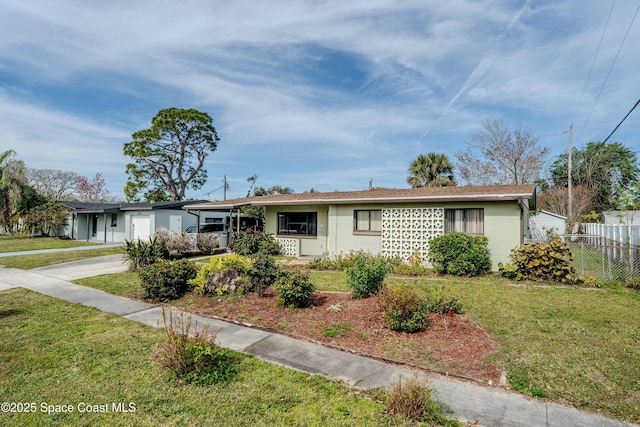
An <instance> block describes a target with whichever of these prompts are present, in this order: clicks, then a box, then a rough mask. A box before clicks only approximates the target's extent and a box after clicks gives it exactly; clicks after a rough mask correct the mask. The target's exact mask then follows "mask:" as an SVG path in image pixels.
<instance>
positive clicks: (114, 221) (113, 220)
mask: <svg viewBox="0 0 640 427" xmlns="http://www.w3.org/2000/svg"><path fill="white" fill-rule="evenodd" d="M111 226H112V227H117V226H118V214H111Z"/></svg>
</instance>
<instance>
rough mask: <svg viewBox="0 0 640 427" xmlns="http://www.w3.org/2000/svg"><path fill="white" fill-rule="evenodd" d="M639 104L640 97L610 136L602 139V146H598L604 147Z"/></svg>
mask: <svg viewBox="0 0 640 427" xmlns="http://www.w3.org/2000/svg"><path fill="white" fill-rule="evenodd" d="M638 104H640V99H638V101H637V102H636V104H635V105H634V106H633V107H632V108H631V110H629V112H628V113H627V115H626V116H624V118H623V119H622V120H620V123H618V126H616V127H615V129H614V130H612V131H611V133H610V134H609V136H608V137H606V138H605V140H604V141H602V142H601V143H600V146H599V147H598V148H600V147H602V146H603V145H604V144H606V143H607V141H608V140H609V138H611V137H612V136H613V134H614V133H615V131H617V130H618V128H619V127H620V125H621V124H622V123H623V122H624V121H625V120H627V117H629V114H631V112H632V111H633V110H635V109H636V107H637V106H638Z"/></svg>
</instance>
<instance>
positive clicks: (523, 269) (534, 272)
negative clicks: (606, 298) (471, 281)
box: [498, 238, 584, 284]
mask: <svg viewBox="0 0 640 427" xmlns="http://www.w3.org/2000/svg"><path fill="white" fill-rule="evenodd" d="M509 257H510V258H511V261H513V263H512V264H507V265H503V264H502V263H500V264H498V268H499V271H500V274H501V275H502V276H504V277H506V278H509V279H515V280H537V281H545V280H552V281H556V282H560V283H568V284H574V283H580V282H584V279H583V278H582V277H581V276H577V275H576V270H575V268H573V267H572V266H571V261H572V257H571V248H569V245H567V244H565V243H563V242H562V240H560V238H555V239H553V240H551V241H550V242H548V243H538V244H534V243H527V244H525V245H521V246H519V247H517V248H516V249H513V250H512V251H511V255H510V256H509Z"/></svg>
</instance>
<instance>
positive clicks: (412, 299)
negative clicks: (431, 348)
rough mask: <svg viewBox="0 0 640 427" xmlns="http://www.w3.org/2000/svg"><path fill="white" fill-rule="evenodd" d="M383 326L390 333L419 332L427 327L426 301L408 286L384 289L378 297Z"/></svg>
mask: <svg viewBox="0 0 640 427" xmlns="http://www.w3.org/2000/svg"><path fill="white" fill-rule="evenodd" d="M379 303H380V307H381V308H382V311H383V312H384V314H383V319H384V323H385V325H387V327H388V328H389V329H391V330H392V331H400V332H409V333H414V332H420V331H424V330H425V329H426V328H427V326H428V325H429V319H428V318H427V312H428V310H427V301H426V300H423V299H421V298H420V296H418V294H417V293H416V292H415V291H414V290H413V289H412V288H409V287H408V286H393V287H390V288H385V289H384V290H383V291H382V292H381V293H380V295H379Z"/></svg>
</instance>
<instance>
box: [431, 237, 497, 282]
mask: <svg viewBox="0 0 640 427" xmlns="http://www.w3.org/2000/svg"><path fill="white" fill-rule="evenodd" d="M488 244H489V240H488V239H487V238H486V237H485V236H469V235H466V234H463V233H449V234H443V235H442V236H438V237H436V238H434V239H432V240H431V241H430V242H429V262H430V263H431V265H433V268H434V270H435V271H436V272H438V273H444V274H453V275H455V276H478V275H480V274H484V273H487V272H489V271H491V258H490V255H489V249H488Z"/></svg>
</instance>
